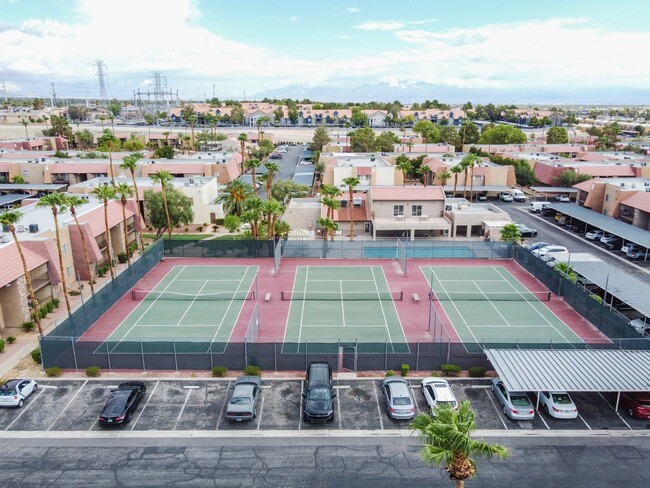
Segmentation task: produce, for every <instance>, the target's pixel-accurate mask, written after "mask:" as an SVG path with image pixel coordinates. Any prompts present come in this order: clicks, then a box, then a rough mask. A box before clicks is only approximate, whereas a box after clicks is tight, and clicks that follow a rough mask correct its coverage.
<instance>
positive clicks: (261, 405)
mask: <svg viewBox="0 0 650 488" xmlns="http://www.w3.org/2000/svg"><path fill="white" fill-rule="evenodd" d="M262 388H264V387H262ZM269 388H270V387H269ZM263 411H264V395H262V403H261V404H260V412H259V414H258V415H257V430H260V424H261V423H262V412H263Z"/></svg>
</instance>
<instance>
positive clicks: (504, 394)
mask: <svg viewBox="0 0 650 488" xmlns="http://www.w3.org/2000/svg"><path fill="white" fill-rule="evenodd" d="M490 389H491V390H492V391H493V392H494V395H495V396H496V397H497V400H499V403H500V404H501V406H502V407H503V413H504V414H506V415H507V416H508V417H510V418H511V419H513V420H532V419H534V418H535V409H534V408H533V404H532V403H531V401H530V398H528V395H527V394H526V393H525V392H521V391H508V389H507V388H506V386H505V385H504V384H503V381H501V379H500V378H498V377H496V378H492V383H491V384H490Z"/></svg>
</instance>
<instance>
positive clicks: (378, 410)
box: [372, 380, 384, 430]
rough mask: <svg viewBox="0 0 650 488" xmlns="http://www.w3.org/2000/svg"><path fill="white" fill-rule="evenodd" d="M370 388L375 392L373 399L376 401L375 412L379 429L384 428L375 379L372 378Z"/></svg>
mask: <svg viewBox="0 0 650 488" xmlns="http://www.w3.org/2000/svg"><path fill="white" fill-rule="evenodd" d="M372 386H373V388H372V390H373V391H374V392H375V401H376V402H377V412H378V413H379V425H381V430H384V420H383V419H382V418H381V407H380V406H379V395H377V383H375V380H372Z"/></svg>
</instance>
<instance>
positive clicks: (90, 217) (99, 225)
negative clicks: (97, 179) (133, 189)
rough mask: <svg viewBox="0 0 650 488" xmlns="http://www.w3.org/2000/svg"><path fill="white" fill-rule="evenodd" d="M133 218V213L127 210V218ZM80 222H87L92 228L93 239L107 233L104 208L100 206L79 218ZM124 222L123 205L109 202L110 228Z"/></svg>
mask: <svg viewBox="0 0 650 488" xmlns="http://www.w3.org/2000/svg"><path fill="white" fill-rule="evenodd" d="M131 216H133V212H132V211H131V210H129V208H128V207H127V208H126V218H127V219H128V218H129V217H131ZM79 221H80V222H86V223H87V224H88V226H89V227H90V232H91V234H92V235H93V237H97V236H98V235H100V234H103V233H104V232H106V226H105V225H104V206H103V205H102V206H99V207H97V208H95V209H93V210H91V211H90V212H87V213H84V214H83V215H82V216H79ZM120 222H122V204H121V203H119V202H108V226H109V227H110V228H112V227H115V226H116V225H117V224H119V223H120Z"/></svg>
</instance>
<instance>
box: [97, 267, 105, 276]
mask: <svg viewBox="0 0 650 488" xmlns="http://www.w3.org/2000/svg"><path fill="white" fill-rule="evenodd" d="M97 276H99V277H100V278H103V277H104V268H99V269H98V270H97Z"/></svg>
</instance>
